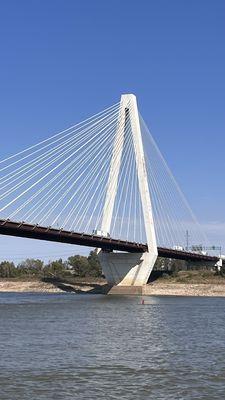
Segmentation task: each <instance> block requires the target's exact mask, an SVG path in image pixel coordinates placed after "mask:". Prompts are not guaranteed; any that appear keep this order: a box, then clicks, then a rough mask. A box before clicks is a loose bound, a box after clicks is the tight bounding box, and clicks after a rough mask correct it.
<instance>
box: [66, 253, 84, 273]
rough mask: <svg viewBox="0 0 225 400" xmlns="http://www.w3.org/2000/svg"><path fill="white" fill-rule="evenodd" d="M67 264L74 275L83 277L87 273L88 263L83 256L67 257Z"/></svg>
mask: <svg viewBox="0 0 225 400" xmlns="http://www.w3.org/2000/svg"><path fill="white" fill-rule="evenodd" d="M68 265H69V266H71V267H72V269H73V271H74V275H77V276H80V277H84V276H87V275H88V273H89V263H88V259H87V257H85V256H79V255H75V256H71V257H69V258H68Z"/></svg>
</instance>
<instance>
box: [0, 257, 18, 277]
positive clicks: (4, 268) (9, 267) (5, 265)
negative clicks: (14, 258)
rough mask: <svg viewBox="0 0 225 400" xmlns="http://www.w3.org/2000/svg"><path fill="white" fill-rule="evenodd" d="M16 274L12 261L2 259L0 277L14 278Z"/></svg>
mask: <svg viewBox="0 0 225 400" xmlns="http://www.w3.org/2000/svg"><path fill="white" fill-rule="evenodd" d="M16 275H17V270H16V267H15V265H14V263H13V262H10V261H2V262H1V263H0V277H1V278H14V277H15V276H16Z"/></svg>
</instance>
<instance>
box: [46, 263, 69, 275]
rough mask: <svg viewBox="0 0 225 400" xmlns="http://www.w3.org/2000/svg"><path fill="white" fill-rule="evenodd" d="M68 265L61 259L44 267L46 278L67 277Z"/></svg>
mask: <svg viewBox="0 0 225 400" xmlns="http://www.w3.org/2000/svg"><path fill="white" fill-rule="evenodd" d="M65 267H66V263H65V262H63V260H62V259H61V258H60V259H59V260H55V261H52V262H50V263H49V264H47V265H46V266H45V267H44V270H43V272H44V276H46V275H48V276H53V277H54V278H59V277H61V276H64V275H66V272H67V271H66V268H65Z"/></svg>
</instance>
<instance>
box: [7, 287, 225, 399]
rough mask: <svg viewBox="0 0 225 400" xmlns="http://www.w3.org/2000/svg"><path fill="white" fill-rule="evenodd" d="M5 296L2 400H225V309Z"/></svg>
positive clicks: (174, 302) (199, 302)
mask: <svg viewBox="0 0 225 400" xmlns="http://www.w3.org/2000/svg"><path fill="white" fill-rule="evenodd" d="M146 300H147V301H148V304H146V305H141V304H140V298H136V297H125V296H124V297H110V296H102V295H76V294H8V293H3V294H0V400H22V399H23V400H28V399H29V400H39V399H40V400H42V399H43V400H49V399H54V400H61V399H62V400H69V399H79V400H82V399H85V400H86V399H90V400H95V399H143V400H144V399H146V400H147V399H148V400H149V399H154V400H159V399H166V400H167V399H173V400H174V399H195V400H196V399H202V400H203V399H204V400H206V399H209V400H214V399H220V400H222V399H225V299H222V298H199V297H196V298H185V297H148V298H146Z"/></svg>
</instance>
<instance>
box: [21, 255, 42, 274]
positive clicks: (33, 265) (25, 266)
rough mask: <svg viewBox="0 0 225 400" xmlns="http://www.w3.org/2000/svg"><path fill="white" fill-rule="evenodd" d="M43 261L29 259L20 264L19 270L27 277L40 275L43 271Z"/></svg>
mask: <svg viewBox="0 0 225 400" xmlns="http://www.w3.org/2000/svg"><path fill="white" fill-rule="evenodd" d="M43 265H44V263H43V261H41V260H39V259H37V260H35V259H34V258H27V259H26V260H24V261H22V262H21V263H20V264H18V267H17V268H18V270H19V271H20V273H22V274H25V275H40V274H41V272H42V269H43Z"/></svg>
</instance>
